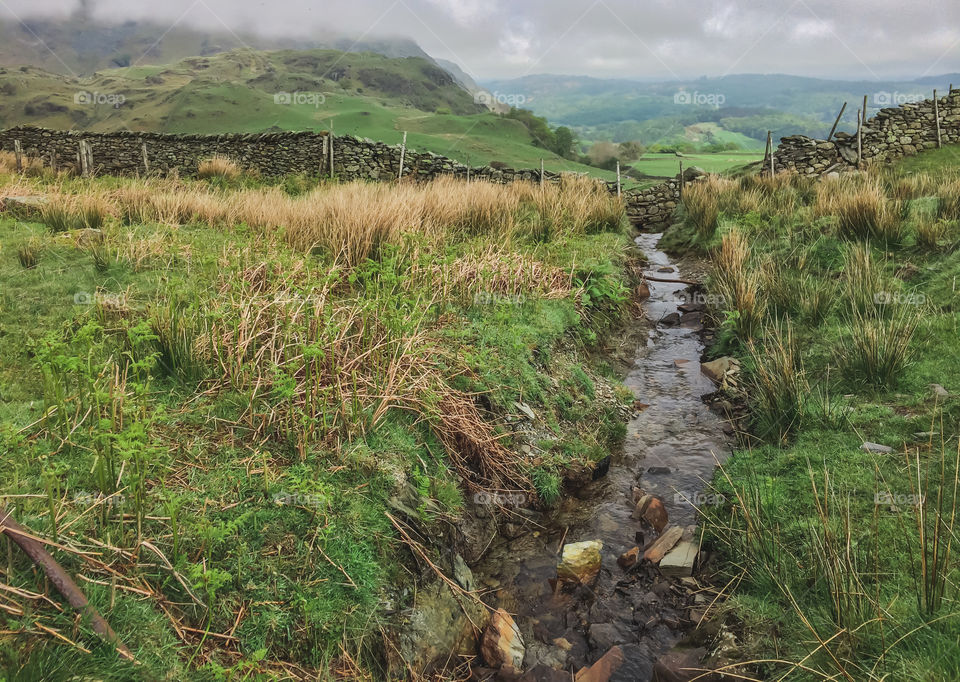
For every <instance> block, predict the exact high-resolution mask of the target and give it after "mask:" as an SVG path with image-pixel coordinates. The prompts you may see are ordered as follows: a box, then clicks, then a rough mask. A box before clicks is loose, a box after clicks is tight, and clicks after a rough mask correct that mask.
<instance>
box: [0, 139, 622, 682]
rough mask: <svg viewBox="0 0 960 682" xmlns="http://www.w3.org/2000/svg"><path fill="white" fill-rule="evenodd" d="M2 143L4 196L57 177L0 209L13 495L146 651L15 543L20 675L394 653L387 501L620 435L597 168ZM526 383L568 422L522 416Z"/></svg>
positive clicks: (1, 655) (242, 674) (6, 574)
mask: <svg viewBox="0 0 960 682" xmlns="http://www.w3.org/2000/svg"><path fill="white" fill-rule="evenodd" d="M0 163H2V164H3V167H0V196H6V197H10V196H21V197H22V196H34V197H40V198H41V199H40V200H39V201H38V202H37V203H35V204H33V205H26V204H25V203H24V202H22V201H21V202H17V201H9V200H8V201H6V203H5V209H6V210H5V211H4V212H3V213H0V245H2V250H0V273H2V277H3V281H4V282H6V283H7V286H6V287H4V291H3V295H2V300H0V424H2V426H0V438H2V445H0V447H2V448H3V451H4V457H3V458H2V460H0V467H2V474H0V501H2V504H4V505H5V506H6V507H7V508H8V509H10V510H11V511H12V512H13V513H14V515H15V517H16V518H17V519H18V520H19V521H20V522H21V523H22V524H24V525H25V526H27V527H28V528H29V530H30V532H31V533H33V534H35V535H36V536H38V537H40V538H42V539H43V540H44V541H46V542H49V543H53V544H50V545H49V548H50V549H51V550H52V551H53V552H54V554H55V555H56V558H57V559H58V560H59V561H60V562H61V563H62V565H63V566H64V567H65V568H66V569H67V570H68V571H69V572H70V573H72V574H73V575H75V576H78V583H79V585H80V587H81V588H82V589H83V590H84V591H85V592H86V594H87V596H88V597H89V598H90V600H91V602H92V603H93V604H94V606H95V607H96V608H97V609H99V610H100V612H101V613H102V614H103V615H104V616H105V617H106V619H107V620H108V621H109V622H110V623H111V625H112V626H113V627H114V629H115V630H116V631H117V632H118V633H119V635H120V637H121V639H123V640H124V641H125V642H126V644H127V645H128V646H129V647H130V648H131V650H133V652H134V654H135V656H136V658H137V659H138V661H139V663H140V667H139V668H137V669H134V668H133V667H132V665H131V664H129V663H127V662H125V661H123V660H121V659H120V658H119V657H118V656H117V654H116V652H115V651H114V650H113V649H112V647H110V646H108V645H105V644H102V643H101V642H99V640H98V639H97V638H96V637H95V636H94V635H92V633H91V631H90V629H89V627H88V625H87V624H86V623H84V622H82V621H81V620H79V619H77V618H76V617H75V614H74V613H73V612H72V611H71V610H70V609H69V608H68V607H66V606H65V605H64V604H63V603H61V599H60V597H59V595H58V594H57V593H56V592H55V591H54V590H52V589H51V587H50V586H49V585H47V584H45V581H44V579H43V577H42V575H40V574H38V571H37V570H36V569H35V568H34V567H32V565H31V564H30V563H29V561H28V560H27V559H26V558H25V557H24V556H22V555H21V554H19V552H18V551H16V550H15V548H13V547H12V546H10V548H9V551H7V552H5V553H4V554H3V555H2V561H0V564H2V565H0V575H2V576H3V579H2V591H0V619H2V620H3V627H2V634H0V661H2V664H3V667H4V669H5V671H6V676H7V678H8V679H11V680H14V679H58V678H64V677H69V676H76V675H80V676H95V677H96V678H97V679H129V678H130V677H131V676H134V675H137V676H139V675H142V674H146V675H147V676H153V677H156V678H161V677H162V678H169V679H241V678H242V679H250V678H255V677H259V676H267V675H287V676H295V677H309V678H310V679H314V678H316V677H317V676H318V675H319V676H325V675H332V674H333V673H335V672H336V673H338V674H341V675H345V676H346V677H348V678H350V679H355V678H359V677H363V676H365V675H370V676H373V677H375V678H379V677H382V676H383V675H384V674H385V670H384V666H385V662H384V651H385V649H386V647H388V646H389V645H388V644H387V642H388V641H389V639H390V637H391V632H393V628H394V626H395V625H396V624H397V615H396V614H397V612H398V610H399V609H401V608H403V607H405V606H408V605H409V604H410V602H411V600H412V599H413V595H414V594H415V589H413V578H412V574H411V572H409V571H408V570H407V568H406V567H407V566H408V565H409V564H410V563H412V562H411V554H410V553H409V551H408V550H407V548H406V547H405V546H404V545H403V543H402V542H400V540H399V539H398V534H397V533H396V531H395V529H394V527H393V525H392V523H391V521H390V519H389V518H388V517H387V514H386V512H387V511H388V510H393V514H394V515H395V516H396V515H397V514H398V512H396V509H397V508H398V502H400V503H401V506H402V508H403V509H405V510H406V511H407V512H408V515H407V516H406V517H405V523H408V524H410V525H414V526H417V527H418V528H420V530H421V532H422V533H423V535H424V537H430V536H432V537H436V538H438V542H447V541H448V537H449V536H448V531H447V530H446V529H448V527H449V526H448V524H447V523H446V522H447V521H452V522H454V523H456V521H457V519H458V518H459V516H460V515H461V514H463V513H465V509H467V508H468V507H469V504H470V501H471V499H472V496H473V495H474V494H475V493H477V492H482V491H507V492H510V493H517V492H520V493H523V494H524V495H526V496H527V499H529V500H530V501H531V504H535V505H545V504H550V503H552V502H554V501H555V500H556V499H557V498H558V497H559V496H560V495H562V494H563V483H562V479H563V474H564V472H565V471H566V469H567V468H568V467H571V466H576V467H579V466H582V465H587V466H589V465H591V463H592V462H595V461H597V460H599V459H601V458H602V457H603V456H605V455H606V454H607V452H608V451H609V448H610V447H611V445H612V444H613V443H615V442H617V441H618V439H620V438H621V437H622V435H623V427H622V425H621V424H620V422H619V419H618V418H617V405H616V404H611V403H609V402H603V401H602V400H600V399H599V398H598V397H597V393H598V391H596V390H595V389H596V385H597V383H598V382H606V381H607V379H606V378H605V377H604V376H603V373H602V371H600V370H598V368H597V367H595V366H594V365H593V364H592V363H590V362H589V361H588V360H587V359H586V358H587V355H588V351H589V349H590V348H592V347H593V346H594V345H595V344H596V343H597V339H598V334H602V332H603V331H604V330H605V329H607V328H608V327H609V325H610V324H612V323H614V322H615V321H616V320H617V318H618V317H619V315H620V313H621V309H622V307H623V305H624V304H625V302H626V293H627V292H626V288H625V286H624V283H623V274H622V266H623V262H622V261H623V258H624V253H625V249H626V246H627V245H628V240H627V238H626V235H625V230H626V224H625V220H624V214H623V208H622V206H620V205H619V204H618V203H616V202H615V201H613V200H611V198H610V197H609V195H608V194H607V192H606V191H605V190H604V189H603V188H600V187H598V186H596V185H594V184H593V183H592V182H590V181H589V180H585V179H580V180H577V179H571V180H569V181H568V182H566V183H565V184H564V185H563V186H562V187H546V188H543V189H541V188H537V187H534V186H529V185H522V184H516V185H513V186H510V187H500V186H492V185H487V184H483V183H471V184H464V183H458V182H453V181H445V180H441V181H437V182H435V183H433V184H430V185H424V186H416V185H392V186H387V185H364V184H348V185H319V186H318V185H317V183H316V182H315V181H313V180H311V179H309V178H287V179H285V180H283V181H281V182H278V183H276V184H264V183H261V182H260V181H258V180H256V179H252V178H246V177H243V176H241V175H238V174H237V173H236V172H235V169H233V168H231V167H230V166H229V164H222V163H221V164H217V163H213V164H208V165H207V166H206V167H205V169H204V171H205V172H204V175H206V176H207V177H206V179H202V180H198V181H195V182H183V181H177V180H158V179H142V180H136V179H111V178H102V179H92V180H83V179H77V178H68V177H64V176H59V177H53V176H50V175H45V174H44V173H42V172H38V173H37V174H36V176H34V177H26V178H23V177H20V176H15V175H14V174H12V173H11V172H10V170H11V168H12V165H11V160H10V159H7V158H3V159H0ZM561 350H563V352H560V351H561ZM522 406H530V407H532V409H533V410H535V411H536V413H537V416H538V419H539V420H541V422H542V424H543V425H544V428H545V429H546V430H547V431H548V432H549V433H550V434H552V436H553V438H551V439H543V438H541V439H540V440H538V441H537V442H536V443H533V444H528V443H525V442H524V440H523V433H522V431H516V430H514V429H512V428H510V424H512V423H515V422H516V421H517V419H518V418H519V417H520V416H522V409H521V407H522ZM523 445H531V447H529V448H527V447H521V446H523ZM486 498H489V495H488V496H486Z"/></svg>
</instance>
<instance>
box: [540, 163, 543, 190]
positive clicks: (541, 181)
mask: <svg viewBox="0 0 960 682" xmlns="http://www.w3.org/2000/svg"><path fill="white" fill-rule="evenodd" d="M540 186H541V187H543V159H540Z"/></svg>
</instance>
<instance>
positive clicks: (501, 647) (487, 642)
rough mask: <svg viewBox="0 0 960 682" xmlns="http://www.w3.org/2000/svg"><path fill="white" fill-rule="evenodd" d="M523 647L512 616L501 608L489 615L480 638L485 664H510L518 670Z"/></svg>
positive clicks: (521, 661)
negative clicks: (487, 622)
mask: <svg viewBox="0 0 960 682" xmlns="http://www.w3.org/2000/svg"><path fill="white" fill-rule="evenodd" d="M524 653H525V648H524V646H523V638H522V637H521V636H520V628H519V627H517V624H516V622H515V621H514V620H513V617H512V616H511V615H510V614H509V613H507V612H506V611H504V610H503V609H497V610H496V611H495V612H494V613H493V615H492V616H490V623H489V624H488V625H487V628H486V630H484V632H483V639H481V640H480V654H481V655H482V656H483V660H485V661H486V662H487V665H489V666H491V667H493V668H500V667H502V666H510V667H512V668H513V669H515V670H520V669H521V667H522V666H523V656H524Z"/></svg>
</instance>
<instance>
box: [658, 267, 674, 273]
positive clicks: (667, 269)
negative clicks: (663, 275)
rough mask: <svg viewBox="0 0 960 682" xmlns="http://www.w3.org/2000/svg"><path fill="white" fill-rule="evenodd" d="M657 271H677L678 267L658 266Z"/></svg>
mask: <svg viewBox="0 0 960 682" xmlns="http://www.w3.org/2000/svg"><path fill="white" fill-rule="evenodd" d="M657 272H676V269H674V268H673V266H670V265H664V266H663V267H661V268H657Z"/></svg>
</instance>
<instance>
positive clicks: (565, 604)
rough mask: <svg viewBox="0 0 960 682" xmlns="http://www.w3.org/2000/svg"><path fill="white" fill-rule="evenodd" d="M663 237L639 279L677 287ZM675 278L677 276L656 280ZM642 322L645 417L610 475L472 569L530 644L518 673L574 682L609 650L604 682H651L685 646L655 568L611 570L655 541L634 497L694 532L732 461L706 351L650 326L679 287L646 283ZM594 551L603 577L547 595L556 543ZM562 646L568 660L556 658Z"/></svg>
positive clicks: (637, 368) (691, 334) (674, 599)
mask: <svg viewBox="0 0 960 682" xmlns="http://www.w3.org/2000/svg"><path fill="white" fill-rule="evenodd" d="M660 236H661V235H659V234H645V235H641V236H640V237H638V238H637V244H638V245H639V246H640V247H641V248H642V249H643V251H644V253H645V254H646V255H647V257H648V259H649V261H650V262H649V265H648V269H647V273H648V274H650V275H652V276H656V277H661V278H682V274H681V273H679V272H676V270H677V269H676V268H675V267H674V266H673V264H672V263H671V262H670V259H669V257H668V256H667V255H666V254H665V253H663V252H661V251H659V250H657V249H656V244H657V241H658V240H659V238H660ZM665 267H673V268H674V271H675V272H674V274H670V273H667V272H659V271H658V270H659V269H660V268H665ZM649 286H650V299H649V300H648V301H646V302H645V303H644V310H645V313H646V316H647V317H648V318H649V319H650V320H651V321H652V322H654V323H657V324H656V325H655V327H654V328H652V329H651V330H650V332H649V335H648V338H647V340H646V343H645V344H641V346H640V347H639V348H637V351H636V355H635V359H634V366H633V369H632V370H631V371H630V373H629V374H628V376H627V377H626V380H625V383H626V385H627V386H628V387H629V388H630V389H631V390H632V391H633V393H634V395H635V396H636V398H637V400H638V401H639V402H640V403H643V404H646V405H648V407H646V408H645V409H642V411H641V412H639V414H638V415H637V416H636V417H635V418H634V419H633V420H632V421H631V422H630V423H629V424H628V426H627V438H626V443H625V445H624V449H623V452H622V453H620V454H618V455H615V456H614V457H613V460H612V462H611V466H610V470H609V473H608V474H607V475H606V476H605V477H603V478H601V479H600V480H598V481H595V482H593V483H591V484H589V485H588V486H586V487H585V488H583V489H582V490H580V491H578V493H577V496H576V497H575V498H567V499H566V500H565V501H564V502H563V503H562V504H561V505H560V506H559V508H558V509H556V510H554V511H553V512H552V513H551V514H549V515H545V516H542V517H539V518H538V519H536V521H537V524H539V526H537V525H533V524H528V525H527V527H526V530H527V531H528V532H525V533H523V534H522V535H520V536H519V537H516V538H515V539H513V540H507V539H503V540H500V541H499V542H497V543H496V544H495V545H494V546H493V547H491V549H490V550H489V551H488V553H487V555H486V556H485V557H484V559H483V561H482V562H481V563H480V564H479V565H478V566H476V567H475V574H476V576H477V577H478V579H479V580H480V583H481V585H482V586H485V587H486V588H488V589H489V590H490V592H489V593H488V594H487V595H486V596H485V601H486V602H487V603H488V604H490V605H492V606H495V607H502V608H504V609H506V610H507V611H509V612H511V613H513V614H515V615H516V617H517V623H518V625H519V626H520V629H521V632H522V634H523V637H524V641H525V642H526V644H527V657H526V660H525V661H524V665H525V668H530V667H533V666H534V665H536V664H537V663H541V662H542V663H547V664H550V663H551V661H553V662H556V661H558V660H564V659H565V663H566V666H567V668H568V669H571V668H572V669H573V670H576V669H578V668H579V667H580V666H582V665H586V664H589V663H592V662H593V661H594V660H596V659H597V658H599V657H600V656H601V655H602V654H603V653H605V651H606V650H607V649H608V648H609V647H610V646H612V645H613V644H619V645H620V646H621V648H622V649H623V651H624V654H625V658H626V662H625V664H624V666H623V667H622V668H621V669H620V670H619V671H618V672H617V673H616V674H615V675H614V677H613V678H612V679H613V680H644V679H649V678H650V675H651V671H652V665H653V662H654V661H655V660H656V658H657V657H658V656H659V655H660V654H662V653H664V652H666V651H667V650H668V649H669V648H670V647H671V646H673V644H675V643H676V641H677V640H678V639H679V638H680V636H681V634H682V630H683V628H682V620H683V617H684V615H685V613H686V609H685V607H684V601H683V600H684V598H685V597H684V596H681V595H680V594H679V593H680V592H681V591H680V590H677V589H671V586H670V582H669V581H667V580H665V579H663V578H661V577H660V576H659V575H658V573H657V571H656V570H655V569H652V568H640V569H639V570H635V571H633V572H629V573H628V572H627V571H624V570H623V569H622V568H620V566H619V565H618V564H617V558H618V557H619V556H620V555H621V554H622V553H623V552H625V551H626V550H628V549H630V548H631V547H634V546H636V545H640V546H641V547H642V546H643V544H644V541H645V540H650V539H651V538H652V537H653V535H652V531H650V530H649V529H647V530H644V529H643V528H642V526H641V522H640V521H637V520H634V519H633V518H631V514H632V512H633V507H634V501H633V500H634V495H633V488H634V487H640V488H642V489H643V490H644V491H645V492H648V493H652V494H656V495H658V496H660V497H661V498H662V499H663V501H664V504H665V507H666V508H667V511H668V513H669V516H670V524H671V525H687V524H691V523H694V522H695V520H696V513H697V512H696V509H695V507H694V506H693V503H709V501H710V500H709V498H707V497H706V496H704V495H703V494H702V491H703V490H704V487H705V483H704V481H706V480H709V479H710V478H711V476H712V474H713V470H714V467H715V466H716V459H717V458H719V459H720V460H721V461H722V460H723V459H724V457H725V456H726V454H727V453H728V451H729V448H730V445H729V443H728V441H727V438H726V437H725V436H724V433H723V429H722V423H721V421H720V419H719V417H717V416H716V415H715V414H713V413H712V412H711V411H710V410H709V409H708V408H707V406H706V405H705V404H704V403H703V402H702V400H701V396H703V395H704V394H706V393H710V392H711V391H713V390H714V387H713V384H712V383H711V382H710V380H709V379H707V377H705V376H704V375H703V374H701V372H700V357H701V353H702V351H703V346H702V343H701V341H700V338H699V336H698V333H697V332H698V329H697V328H695V327H693V326H688V327H682V326H666V325H663V324H659V323H658V322H659V321H660V320H661V319H662V318H663V317H664V316H666V315H668V314H670V313H674V312H677V306H678V305H679V304H681V303H684V302H685V301H684V297H683V293H684V290H685V289H686V285H684V284H672V283H660V282H649ZM583 540H602V541H603V568H602V570H601V572H600V575H599V576H598V578H597V580H596V581H595V583H594V584H593V585H592V586H591V587H589V588H586V587H582V588H577V589H575V590H572V589H569V588H568V589H565V590H562V591H561V592H560V593H558V594H554V591H553V588H552V586H551V584H550V582H549V580H550V579H551V578H555V577H556V566H557V562H558V560H559V548H560V546H561V543H563V542H566V543H571V542H580V541H583ZM559 637H563V638H564V639H566V640H567V641H568V642H569V643H570V644H571V645H572V648H571V649H570V651H569V653H568V654H563V653H561V652H562V650H561V649H558V648H557V647H556V646H554V644H553V641H554V639H556V638H559Z"/></svg>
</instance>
